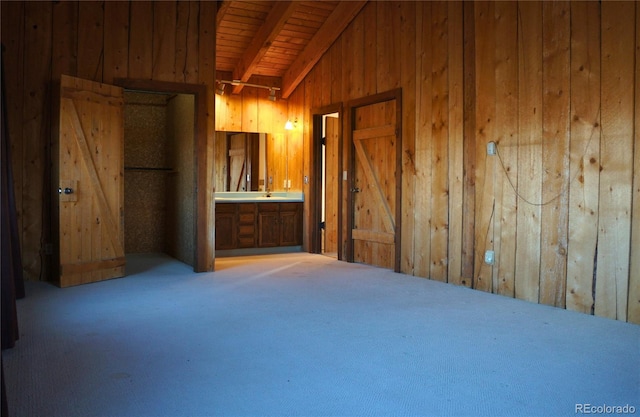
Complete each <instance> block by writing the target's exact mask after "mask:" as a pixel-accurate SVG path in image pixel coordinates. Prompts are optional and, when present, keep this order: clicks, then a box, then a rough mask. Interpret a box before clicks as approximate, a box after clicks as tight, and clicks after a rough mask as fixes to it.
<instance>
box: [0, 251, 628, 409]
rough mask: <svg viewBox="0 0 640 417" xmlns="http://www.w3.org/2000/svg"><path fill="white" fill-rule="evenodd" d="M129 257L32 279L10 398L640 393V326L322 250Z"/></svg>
mask: <svg viewBox="0 0 640 417" xmlns="http://www.w3.org/2000/svg"><path fill="white" fill-rule="evenodd" d="M128 261H129V266H128V272H129V276H127V277H126V278H122V279H116V280H111V281H106V282H102V283H96V284H89V285H84V286H79V287H73V288H66V289H58V288H56V287H53V286H51V285H48V284H45V283H33V282H30V283H27V298H26V299H24V300H20V301H19V302H18V308H19V319H20V331H21V338H20V340H19V341H18V342H17V345H16V347H15V348H14V349H11V350H8V351H5V352H3V360H4V367H5V377H6V382H7V392H8V400H9V409H10V411H11V415H12V416H14V417H29V416H39V417H40V416H64V417H73V416H82V417H88V416H119V417H137V416H154V417H160V416H172V417H175V416H203V417H205V416H575V415H576V407H577V406H580V407H585V405H586V404H589V405H590V406H625V405H630V406H632V407H635V408H636V409H640V403H639V399H640V371H639V370H640V348H639V346H640V326H636V325H631V324H626V323H621V322H617V321H612V320H607V319H602V318H598V317H592V316H587V315H583V314H578V313H574V312H570V311H565V310H561V309H556V308H551V307H546V306H541V305H536V304H531V303H527V302H523V301H519V300H514V299H509V298H505V297H501V296H497V295H492V294H485V293H482V292H478V291H474V290H469V289H466V288H461V287H456V286H453V285H448V284H442V283H439V282H434V281H430V280H427V279H423V278H416V277H411V276H406V275H402V274H396V273H393V272H391V271H388V270H383V269H377V268H372V267H368V266H364V265H358V264H348V263H345V262H340V261H336V260H334V259H332V258H328V257H323V256H320V255H310V254H304V253H296V254H288V255H274V256H254V257H244V258H218V259H217V261H216V266H217V271H216V272H214V273H205V274H194V273H193V272H192V270H191V268H190V267H188V266H186V265H184V264H181V263H180V262H177V261H175V260H173V259H171V258H169V257H166V256H163V255H137V256H130V257H129V259H128ZM636 412H640V411H636ZM578 414H579V413H578Z"/></svg>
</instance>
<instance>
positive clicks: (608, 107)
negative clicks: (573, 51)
mask: <svg viewBox="0 0 640 417" xmlns="http://www.w3.org/2000/svg"><path fill="white" fill-rule="evenodd" d="M636 6H637V4H636V3H632V2H622V3H608V2H605V3H603V4H602V8H601V19H602V25H601V30H602V38H601V40H602V43H601V50H603V51H606V52H605V53H603V55H602V61H601V71H602V73H601V76H602V96H601V101H600V105H601V114H600V116H601V122H600V124H601V126H600V129H601V130H600V133H601V138H600V165H601V172H600V195H599V198H600V203H599V210H598V212H599V214H598V248H597V250H598V256H597V260H596V262H597V271H596V277H595V279H596V282H595V300H594V301H595V313H596V314H597V315H599V316H604V317H609V318H613V319H619V320H626V317H627V300H628V294H629V265H630V259H629V254H630V253H631V252H630V244H631V242H630V239H631V211H632V207H631V202H632V200H631V198H632V185H633V152H632V151H631V149H633V148H634V144H633V135H634V131H633V119H634V92H633V90H632V89H631V88H629V86H631V85H633V84H634V78H636V77H637V76H638V74H636V73H635V65H634V64H635V63H634V62H633V58H632V57H633V56H634V51H635V42H634V41H635V39H634V38H635V36H634V35H635V7H636ZM636 221H640V219H636Z"/></svg>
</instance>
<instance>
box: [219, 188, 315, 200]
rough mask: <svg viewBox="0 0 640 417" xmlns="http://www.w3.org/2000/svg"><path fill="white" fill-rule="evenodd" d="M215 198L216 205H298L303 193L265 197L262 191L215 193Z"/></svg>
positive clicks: (283, 193) (271, 194) (277, 194)
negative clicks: (270, 203) (289, 203)
mask: <svg viewBox="0 0 640 417" xmlns="http://www.w3.org/2000/svg"><path fill="white" fill-rule="evenodd" d="M215 198H216V203H268V202H274V203H276V202H277V203H288V202H293V203H300V202H303V201H304V193H302V192H296V191H289V192H272V193H270V196H269V197H267V193H266V192H264V191H254V192H242V191H238V192H233V191H227V192H219V193H216V195H215Z"/></svg>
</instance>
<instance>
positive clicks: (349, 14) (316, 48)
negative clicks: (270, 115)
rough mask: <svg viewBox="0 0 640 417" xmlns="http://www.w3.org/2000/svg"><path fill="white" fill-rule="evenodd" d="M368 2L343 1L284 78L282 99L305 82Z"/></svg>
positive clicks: (364, 0)
mask: <svg viewBox="0 0 640 417" xmlns="http://www.w3.org/2000/svg"><path fill="white" fill-rule="evenodd" d="M366 3H367V0H358V1H341V2H340V3H338V5H337V6H336V8H335V9H334V11H333V13H331V15H329V17H328V18H327V20H326V21H325V22H324V24H323V25H322V26H321V27H320V29H319V30H318V33H316V35H315V36H314V37H313V38H312V39H311V40H310V41H309V43H308V44H307V46H306V48H305V49H304V50H303V51H302V53H301V54H300V55H298V58H297V59H296V60H295V61H294V62H293V64H291V66H290V67H289V69H288V70H287V71H286V72H285V74H284V76H283V77H282V98H287V97H289V95H291V93H293V91H294V90H295V89H296V87H297V86H298V84H300V83H301V82H302V80H304V77H306V76H307V74H308V73H309V71H311V69H312V68H313V66H314V65H315V64H316V63H317V62H318V61H319V60H320V58H322V55H323V54H324V53H325V52H326V51H327V50H328V49H329V47H330V46H331V45H332V44H333V42H334V41H335V40H336V39H338V36H340V34H341V33H342V32H343V31H344V30H345V29H346V28H347V26H348V25H349V23H351V21H352V20H353V19H354V18H355V17H356V16H357V15H358V13H360V10H361V9H362V8H363V7H364V5H365V4H366Z"/></svg>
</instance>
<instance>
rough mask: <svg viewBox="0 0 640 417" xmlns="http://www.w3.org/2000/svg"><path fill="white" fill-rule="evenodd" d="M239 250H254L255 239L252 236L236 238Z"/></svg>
mask: <svg viewBox="0 0 640 417" xmlns="http://www.w3.org/2000/svg"><path fill="white" fill-rule="evenodd" d="M238 247H239V248H255V247H256V239H255V237H254V236H240V237H238Z"/></svg>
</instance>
